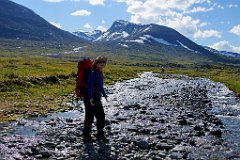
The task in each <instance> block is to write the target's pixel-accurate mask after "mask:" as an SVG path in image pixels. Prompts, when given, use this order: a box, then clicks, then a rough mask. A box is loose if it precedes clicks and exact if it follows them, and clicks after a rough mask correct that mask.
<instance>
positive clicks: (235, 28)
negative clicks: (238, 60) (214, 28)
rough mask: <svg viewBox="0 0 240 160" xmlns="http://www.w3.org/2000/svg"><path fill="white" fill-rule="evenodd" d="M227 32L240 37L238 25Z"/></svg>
mask: <svg viewBox="0 0 240 160" xmlns="http://www.w3.org/2000/svg"><path fill="white" fill-rule="evenodd" d="M229 32H231V33H233V34H236V35H238V36H240V24H238V25H236V26H234V27H233V28H232V29H231V30H230V31H229Z"/></svg>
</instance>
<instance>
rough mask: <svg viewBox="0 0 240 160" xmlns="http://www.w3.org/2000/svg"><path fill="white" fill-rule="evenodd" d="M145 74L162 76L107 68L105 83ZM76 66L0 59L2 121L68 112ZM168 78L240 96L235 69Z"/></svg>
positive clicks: (139, 69)
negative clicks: (217, 86) (193, 79)
mask: <svg viewBox="0 0 240 160" xmlns="http://www.w3.org/2000/svg"><path fill="white" fill-rule="evenodd" d="M143 71H154V72H159V71H160V69H159V68H157V67H146V66H145V67H141V66H126V65H123V64H122V65H116V64H108V65H107V66H106V68H105V69H104V72H105V83H106V84H112V83H114V82H117V81H122V80H126V79H131V78H135V77H138V74H137V73H140V72H143ZM76 72H77V64H76V62H70V61H65V60H56V59H51V58H43V57H15V58H9V57H1V58H0V121H9V120H15V119H16V118H17V117H22V116H28V115H29V116H34V115H38V114H42V115H44V114H47V113H48V112H55V111H61V110H64V109H66V106H65V105H64V102H67V101H69V100H70V99H71V97H69V94H71V93H73V92H74V89H75V77H76ZM166 73H168V74H186V75H189V76H197V77H206V78H210V79H211V80H214V81H220V82H224V83H225V84H226V85H227V86H228V87H229V88H230V89H232V90H234V91H235V92H236V93H238V94H240V79H239V77H240V76H239V72H238V71H237V70H235V69H232V68H221V69H220V68H208V69H204V70H203V69H201V70H200V69H176V68H175V69H173V68H166Z"/></svg>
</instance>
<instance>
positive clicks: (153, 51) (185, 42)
mask: <svg viewBox="0 0 240 160" xmlns="http://www.w3.org/2000/svg"><path fill="white" fill-rule="evenodd" d="M84 34H85V35H89V34H90V33H87V32H85V33H84ZM90 41H93V42H95V43H96V44H100V45H105V46H108V47H109V48H110V49H105V51H108V52H112V53H116V54H119V53H124V54H126V55H128V56H130V55H131V57H135V58H136V57H139V56H142V58H143V59H144V58H145V59H149V58H150V57H151V59H154V60H167V61H172V60H174V61H178V60H179V61H182V62H184V61H187V62H194V63H195V62H203V63H205V62H210V63H213V62H229V61H232V59H231V58H228V57H226V56H223V55H220V54H219V53H216V52H212V51H209V50H208V49H206V48H204V47H203V46H200V45H198V44H196V43H195V42H193V41H191V40H190V39H188V38H187V37H185V36H183V35H182V34H180V33H179V32H177V31H176V30H174V29H172V28H169V27H166V26H161V25H157V24H146V25H142V24H134V23H130V22H128V21H123V20H118V21H115V22H114V23H113V24H112V26H111V27H110V28H109V29H108V30H107V31H106V32H103V33H102V34H100V35H98V36H95V37H94V38H91V40H90ZM116 50H117V51H116ZM97 51H99V52H100V49H98V50H97ZM234 61H235V60H234ZM234 63H235V62H234Z"/></svg>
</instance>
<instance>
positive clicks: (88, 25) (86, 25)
mask: <svg viewBox="0 0 240 160" xmlns="http://www.w3.org/2000/svg"><path fill="white" fill-rule="evenodd" d="M84 28H86V29H92V26H91V25H90V24H89V23H86V24H85V25H84Z"/></svg>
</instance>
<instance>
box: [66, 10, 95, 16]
mask: <svg viewBox="0 0 240 160" xmlns="http://www.w3.org/2000/svg"><path fill="white" fill-rule="evenodd" d="M91 14H92V13H91V12H90V11H87V10H77V11H75V12H73V13H71V15H72V16H90V15H91Z"/></svg>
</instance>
